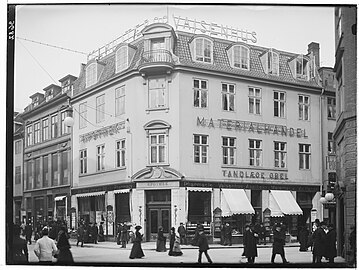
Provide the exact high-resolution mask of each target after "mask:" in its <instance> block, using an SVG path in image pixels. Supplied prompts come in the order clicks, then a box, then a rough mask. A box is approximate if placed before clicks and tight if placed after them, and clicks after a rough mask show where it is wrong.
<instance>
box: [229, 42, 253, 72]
mask: <svg viewBox="0 0 359 270" xmlns="http://www.w3.org/2000/svg"><path fill="white" fill-rule="evenodd" d="M232 66H233V67H235V68H239V69H244V70H249V69H250V49H249V48H248V47H246V46H243V45H235V46H233V47H232Z"/></svg>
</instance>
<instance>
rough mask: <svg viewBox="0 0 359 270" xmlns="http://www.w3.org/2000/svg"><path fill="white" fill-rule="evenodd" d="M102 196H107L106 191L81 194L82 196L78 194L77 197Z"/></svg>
mask: <svg viewBox="0 0 359 270" xmlns="http://www.w3.org/2000/svg"><path fill="white" fill-rule="evenodd" d="M101 195H105V191H98V192H91V193H80V194H76V197H78V198H81V197H92V196H101Z"/></svg>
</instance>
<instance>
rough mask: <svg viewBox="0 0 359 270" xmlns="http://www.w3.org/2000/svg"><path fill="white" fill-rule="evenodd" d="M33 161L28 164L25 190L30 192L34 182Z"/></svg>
mask: <svg viewBox="0 0 359 270" xmlns="http://www.w3.org/2000/svg"><path fill="white" fill-rule="evenodd" d="M32 163H33V161H32V160H29V161H28V162H26V165H27V170H26V176H27V177H26V183H25V189H26V190H29V189H32V180H33V177H34V176H33V171H32Z"/></svg>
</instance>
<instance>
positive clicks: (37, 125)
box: [34, 121, 41, 144]
mask: <svg viewBox="0 0 359 270" xmlns="http://www.w3.org/2000/svg"><path fill="white" fill-rule="evenodd" d="M40 142H41V125H40V121H37V122H35V123H34V144H37V143H40Z"/></svg>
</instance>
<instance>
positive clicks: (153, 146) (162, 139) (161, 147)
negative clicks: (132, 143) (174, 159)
mask: <svg viewBox="0 0 359 270" xmlns="http://www.w3.org/2000/svg"><path fill="white" fill-rule="evenodd" d="M166 151H167V142H166V134H164V133H163V134H151V135H150V163H151V164H154V163H165V162H166Z"/></svg>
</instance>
